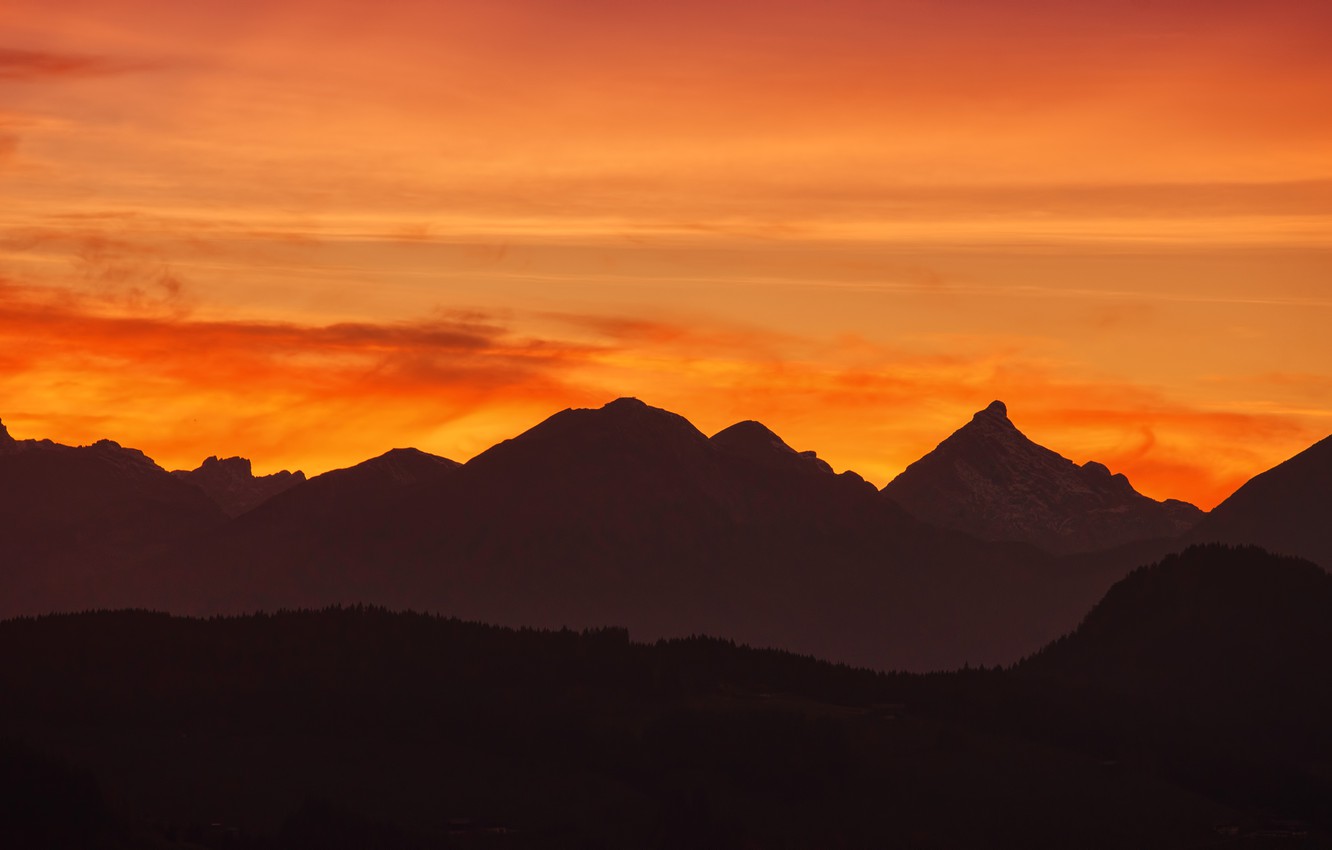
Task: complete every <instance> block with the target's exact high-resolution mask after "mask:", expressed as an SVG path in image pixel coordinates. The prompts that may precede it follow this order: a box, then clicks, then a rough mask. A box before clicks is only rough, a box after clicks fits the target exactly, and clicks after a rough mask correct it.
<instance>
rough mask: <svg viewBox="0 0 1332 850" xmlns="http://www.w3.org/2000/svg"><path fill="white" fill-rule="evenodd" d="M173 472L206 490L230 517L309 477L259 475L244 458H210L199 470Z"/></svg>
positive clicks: (283, 474)
mask: <svg viewBox="0 0 1332 850" xmlns="http://www.w3.org/2000/svg"><path fill="white" fill-rule="evenodd" d="M171 474H172V475H174V476H176V477H177V478H179V479H180V480H181V481H185V482H187V483H189V484H193V485H194V486H195V487H198V488H199V489H200V490H203V491H204V492H205V493H207V494H208V496H209V498H211V499H212V500H213V501H214V502H217V504H218V506H219V507H221V508H222V510H224V511H226V513H227V516H233V517H234V516H240V515H241V514H243V513H245V512H246V511H248V510H251V509H252V508H254V507H255V506H256V505H258V504H260V503H261V502H264V501H266V500H268V499H271V498H272V497H273V496H276V495H277V494H278V493H281V492H283V491H284V490H289V489H291V488H292V487H295V486H296V485H297V484H299V483H301V482H302V481H304V480H305V473H304V472H301V471H300V470H297V471H296V472H288V471H287V470H285V469H284V470H282V471H281V472H275V473H273V474H272V475H261V476H256V475H255V474H254V472H253V470H252V468H251V466H250V461H249V460H248V459H246V458H243V457H228V458H218V457H210V458H207V459H205V460H204V462H203V463H202V464H200V465H199V468H198V469H193V470H185V469H177V470H173V471H172V473H171Z"/></svg>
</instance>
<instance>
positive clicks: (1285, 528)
mask: <svg viewBox="0 0 1332 850" xmlns="http://www.w3.org/2000/svg"><path fill="white" fill-rule="evenodd" d="M1190 537H1191V538H1192V539H1194V540H1197V541H1221V542H1228V543H1253V544H1257V545H1259V546H1262V547H1264V548H1267V549H1270V550H1272V551H1273V552H1280V553H1282V554H1286V555H1297V556H1299V557H1301V558H1308V559H1309V560H1312V561H1314V562H1316V563H1318V564H1320V565H1321V566H1323V567H1324V568H1329V569H1332V437H1328V438H1326V439H1324V440H1322V441H1320V442H1318V443H1316V444H1314V445H1313V446H1310V447H1309V448H1307V449H1305V450H1304V451H1302V452H1300V453H1299V454H1297V455H1295V457H1293V458H1291V459H1289V460H1287V461H1285V462H1283V463H1281V464H1278V465H1277V466H1275V467H1273V468H1272V469H1269V470H1267V471H1266V472H1263V473H1261V474H1259V475H1257V476H1255V477H1254V478H1253V479H1252V480H1250V481H1249V482H1248V483H1246V484H1245V485H1244V486H1242V487H1240V488H1239V489H1238V490H1236V491H1235V492H1234V493H1233V494H1232V495H1231V496H1230V497H1229V498H1228V499H1226V500H1225V501H1224V502H1222V503H1221V504H1219V505H1217V506H1216V507H1215V508H1213V509H1212V511H1211V513H1209V514H1208V515H1207V517H1206V519H1204V520H1203V521H1202V522H1201V523H1200V524H1199V525H1198V527H1197V529H1196V530H1195V531H1194V532H1193V533H1192V534H1191V535H1190Z"/></svg>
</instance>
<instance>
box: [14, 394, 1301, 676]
mask: <svg viewBox="0 0 1332 850" xmlns="http://www.w3.org/2000/svg"><path fill="white" fill-rule="evenodd" d="M48 456H49V457H48ZM61 465H68V466H72V467H77V468H78V469H81V470H85V472H82V473H80V474H87V475H91V473H88V472H86V469H91V470H97V471H98V472H97V474H98V475H100V476H101V478H100V479H98V480H99V481H102V483H100V484H98V485H96V486H93V485H92V484H89V483H83V482H82V480H81V479H80V478H78V477H77V476H75V475H74V474H73V473H70V472H68V471H63V466H61ZM217 465H219V466H221V467H227V466H228V463H227V462H222V461H219V462H218V464H217ZM231 465H233V466H234V464H231ZM85 468H86V469H85ZM931 471H935V472H938V473H939V475H938V476H937V478H936V479H929V477H928V476H927V475H926V473H930V472H931ZM25 476H26V477H25ZM102 479H105V480H102ZM913 479H914V480H920V481H924V480H937V482H940V486H939V487H937V488H935V489H934V490H932V491H927V492H928V494H929V495H931V496H932V497H933V498H935V504H936V505H937V504H940V503H946V504H948V505H951V506H953V507H956V506H957V505H961V506H963V507H966V508H968V509H969V510H970V511H971V513H970V514H968V515H966V516H965V517H964V518H966V519H968V521H970V520H973V519H974V518H975V517H976V516H980V517H982V518H986V519H987V520H989V521H991V522H992V524H991V525H988V526H984V527H983V530H985V531H986V532H987V533H985V534H984V535H983V536H982V529H973V531H972V532H968V530H967V528H965V527H962V528H959V527H958V526H959V525H964V523H960V522H953V523H949V522H945V521H944V520H943V519H938V518H932V517H931V516H930V513H929V511H924V510H921V509H920V504H921V503H920V502H912V501H910V500H906V499H904V498H901V493H902V490H903V488H906V487H908V486H909V485H910V484H911V482H912V481H913ZM0 484H3V485H4V487H3V491H4V493H5V498H8V499H10V500H11V501H12V502H13V504H14V505H15V509H14V510H13V511H11V512H10V514H9V515H8V516H7V517H6V518H5V519H4V522H6V523H8V525H7V526H6V527H5V529H0V530H7V531H8V534H7V536H6V539H5V540H4V542H3V544H0V553H8V554H9V555H10V556H11V558H10V560H11V561H12V563H14V565H15V566H13V567H11V568H10V569H9V570H8V571H7V573H6V575H5V578H4V581H6V582H8V589H10V590H11V591H12V592H10V593H8V594H7V595H4V596H0V614H3V615H14V614H32V613H40V612H42V611H45V610H53V609H55V610H71V609H77V608H85V607H146V608H156V609H160V610H168V611H173V612H177V613H183V614H203V615H211V614H221V613H237V612H245V611H254V610H276V609H279V608H303V607H319V606H324V605H332V604H354V603H369V604H377V605H384V606H387V607H390V608H394V609H415V610H429V611H438V612H442V613H447V614H452V615H457V616H463V617H467V618H471V619H476V620H481V621H487V622H494V623H497V624H502V625H510V626H540V627H561V626H571V627H577V628H583V627H603V626H609V625H615V626H624V627H628V628H629V629H630V630H631V631H632V633H633V634H634V636H635V637H636V638H641V639H651V638H656V637H672V636H681V635H688V634H694V633H711V634H722V635H727V636H730V637H734V638H736V639H740V640H744V641H746V642H749V643H752V644H756V645H762V646H773V647H778V648H784V649H790V650H795V651H800V652H807V653H811V654H816V655H821V656H823V657H827V658H835V659H839V660H844V661H850V662H855V663H860V664H864V665H867V666H872V667H877V668H881V669H907V670H926V669H941V668H950V667H957V666H960V665H962V664H963V663H966V662H970V663H972V664H995V663H1010V662H1013V661H1015V660H1017V659H1018V658H1020V657H1022V656H1024V655H1028V654H1031V653H1032V652H1035V651H1036V650H1037V649H1039V648H1040V647H1041V646H1043V645H1045V644H1046V643H1048V642H1049V641H1050V640H1052V639H1053V638H1055V637H1056V636H1058V635H1059V634H1062V633H1064V632H1067V631H1068V630H1070V629H1072V628H1073V627H1074V626H1075V625H1076V624H1077V623H1078V621H1079V620H1080V619H1081V617H1082V616H1083V614H1084V613H1085V612H1086V611H1087V609H1088V608H1090V606H1091V605H1092V604H1093V603H1094V602H1095V601H1096V600H1097V599H1099V598H1100V597H1101V596H1102V595H1103V594H1104V592H1105V591H1106V589H1108V588H1109V587H1110V586H1111V585H1112V584H1113V583H1114V582H1115V581H1116V580H1118V579H1120V578H1122V577H1123V576H1124V575H1125V574H1126V573H1127V572H1128V571H1129V570H1130V569H1132V568H1133V567H1134V566H1136V565H1138V564H1141V563H1144V562H1145V561H1147V560H1150V559H1153V558H1158V557H1160V556H1161V555H1163V554H1164V553H1165V552H1167V551H1169V550H1170V548H1172V547H1175V546H1179V545H1182V543H1181V542H1180V541H1181V538H1178V537H1170V536H1167V535H1168V533H1169V532H1170V531H1171V530H1173V529H1175V528H1177V527H1178V525H1179V524H1182V521H1181V520H1180V519H1179V517H1180V516H1181V515H1182V516H1186V517H1191V516H1194V515H1196V513H1197V512H1196V509H1194V508H1192V507H1191V506H1186V505H1183V504H1182V503H1176V504H1172V503H1157V502H1153V501H1152V500H1150V499H1147V498H1146V497H1143V496H1141V495H1139V494H1137V493H1135V492H1134V491H1133V490H1132V488H1131V487H1129V486H1128V484H1127V482H1126V481H1124V479H1123V477H1122V476H1112V475H1110V474H1109V473H1108V472H1107V471H1106V470H1105V469H1104V467H1100V466H1099V465H1096V464H1087V465H1085V466H1082V467H1079V466H1077V465H1075V464H1073V463H1072V462H1070V461H1068V460H1066V459H1064V458H1061V457H1059V456H1058V455H1057V454H1055V453H1054V452H1051V451H1049V450H1047V449H1043V448H1041V447H1039V446H1036V445H1035V444H1033V443H1031V441H1029V440H1027V439H1026V438H1025V437H1023V436H1022V435H1021V434H1020V433H1019V432H1018V431H1017V429H1016V428H1015V427H1014V426H1013V425H1012V423H1011V422H1009V421H1008V418H1007V415H1006V410H1005V409H1004V408H1003V407H1002V405H999V404H996V405H992V406H991V407H990V408H988V409H987V410H985V411H982V412H981V413H980V414H977V416H976V417H975V418H974V420H973V422H972V423H971V424H969V425H968V426H967V427H965V428H963V429H961V430H960V431H959V432H958V433H957V434H955V435H954V436H953V437H950V438H949V440H947V441H945V443H944V444H943V445H941V447H940V448H939V449H938V450H936V451H935V452H933V453H931V455H929V456H927V457H926V458H923V459H922V460H921V461H919V462H918V463H917V464H914V465H913V466H912V468H911V469H909V470H908V471H907V473H904V474H903V476H901V477H899V479H898V480H897V481H895V482H894V483H893V484H891V485H889V487H888V488H885V491H884V492H879V491H876V490H875V488H874V487H873V486H872V485H870V484H869V483H867V482H865V481H864V480H863V479H861V478H860V477H859V476H857V475H856V474H855V473H852V472H843V473H840V474H838V473H836V472H835V471H834V470H833V469H832V468H831V467H830V466H829V465H828V464H827V463H825V462H824V461H822V460H820V459H819V458H818V457H817V455H815V454H814V453H813V452H801V451H796V450H794V449H792V448H791V447H790V446H789V445H787V444H786V443H785V442H784V441H783V440H782V439H781V438H780V437H779V436H778V435H777V434H775V433H774V432H773V431H771V430H770V429H768V428H767V427H766V426H764V425H762V424H761V423H758V422H753V421H744V422H739V423H737V424H735V425H732V426H730V427H728V428H725V429H723V430H722V431H720V432H718V433H717V434H715V435H713V436H712V437H708V436H707V435H705V434H704V433H702V432H701V431H699V430H698V429H697V428H695V427H694V426H693V425H692V424H691V423H690V422H689V421H688V420H686V419H685V418H683V417H681V416H679V415H677V414H674V413H671V412H669V411H665V410H661V409H659V408H655V407H652V406H650V405H648V404H645V403H643V402H642V401H639V400H636V399H631V398H625V399H618V400H616V401H613V402H611V403H609V404H607V405H605V406H603V407H601V408H596V409H570V410H564V411H561V412H559V413H556V414H555V415H553V416H551V417H549V418H548V419H546V420H545V421H543V422H541V423H539V424H537V425H536V426H534V427H532V428H530V429H529V430H527V431H525V432H523V433H522V434H520V435H518V436H517V437H514V438H513V439H510V440H505V441H503V442H501V443H499V444H498V445H495V446H493V447H492V448H490V449H489V450H487V451H485V452H483V453H481V454H480V455H478V456H477V457H475V458H473V459H472V460H471V461H470V462H468V463H467V464H464V465H459V464H457V463H455V462H453V461H450V460H447V459H444V458H439V457H436V456H433V455H429V454H426V453H424V452H420V451H417V450H414V449H395V450H393V451H390V452H387V453H385V454H384V455H381V456H379V457H377V458H373V459H371V460H368V461H365V462H364V463H361V464H358V465H356V466H353V467H349V468H347V469H343V470H335V471H332V472H329V473H325V474H324V475H320V476H316V477H315V478H312V479H310V480H308V481H302V482H299V483H296V484H295V486H292V487H290V488H289V489H286V490H284V491H283V492H281V493H278V494H276V495H274V496H271V497H270V498H268V499H267V500H265V501H263V502H261V503H259V504H258V505H256V506H255V507H253V508H251V509H250V510H248V511H246V512H245V513H243V514H240V515H239V516H236V517H234V518H232V519H230V520H228V519H227V517H226V516H225V515H224V514H223V512H222V511H221V510H220V509H219V508H218V507H217V506H216V505H215V504H213V503H212V502H211V501H210V500H209V499H208V497H207V496H206V495H205V494H204V493H203V492H202V491H201V490H200V489H199V488H197V487H195V486H192V485H191V484H188V483H186V482H185V481H182V480H180V479H179V478H177V477H173V476H172V475H171V474H169V473H165V472H164V471H163V470H161V468H160V467H157V465H156V464H154V463H152V461H150V460H149V459H147V458H146V457H144V456H143V455H142V454H141V453H138V452H134V451H133V450H127V449H121V448H120V447H119V446H117V445H116V444H114V443H100V444H97V445H95V446H92V447H87V448H83V449H70V448H69V447H61V446H57V445H56V444H54V443H49V442H43V443H38V442H36V441H15V440H13V439H12V438H9V436H8V434H7V433H5V434H4V435H3V436H0ZM967 488H969V489H967ZM32 494H40V495H39V496H37V497H36V498H33V497H32ZM1237 495H1238V494H1237ZM964 496H966V497H968V498H971V499H972V500H971V501H965V500H964V499H963V498H962V497H964ZM982 497H984V498H983V499H982ZM950 499H951V500H952V501H951V502H947V501H946V500H950ZM899 502H901V503H902V504H899ZM903 504H906V505H908V506H909V507H911V508H912V511H911V512H909V511H908V510H907V509H906V508H904V507H903ZM80 505H81V506H82V508H79V509H76V510H71V509H70V506H76V507H77V506H80ZM1024 512H1025V513H1024ZM913 513H914V514H916V515H913ZM955 513H959V512H958V511H955ZM1315 513H1316V512H1315ZM947 518H948V517H945V518H944V519H947ZM952 518H953V519H954V520H956V519H957V517H956V516H954V517H952ZM1000 521H1005V522H1007V523H1008V524H1007V525H1001V524H1000ZM1024 523H1025V524H1024ZM949 525H952V526H953V527H947V526H949ZM996 527H1002V528H1006V529H1009V531H1007V532H1003V533H1000V532H996V531H995V530H994V529H995V528H996ZM1014 528H1016V529H1017V530H1018V531H1013V530H1012V529H1014ZM1018 532H1022V533H1026V534H1028V536H1029V537H1031V538H1033V539H1034V540H1035V541H1036V542H1039V543H1041V544H1044V546H1045V547H1047V548H1046V549H1042V548H1040V547H1039V546H1037V545H1036V544H1035V542H1024V541H1023V540H1022V539H1016V540H1014V539H1013V538H1020V537H1021V534H1019V533H1018ZM1038 532H1039V533H1040V534H1039V535H1038ZM1056 534H1060V535H1062V536H1056ZM1042 535H1043V536H1042ZM1149 535H1155V536H1149ZM983 537H988V538H989V539H983ZM1125 537H1128V538H1129V542H1119V541H1122V540H1123V539H1124V538H1125ZM1005 538H1007V539H1005ZM1052 539H1053V540H1054V541H1055V542H1053V543H1052V542H1051V540H1052ZM1077 541H1081V542H1077ZM1094 541H1103V542H1104V543H1106V545H1109V546H1111V548H1106V549H1100V550H1093V551H1090V552H1088V551H1075V553H1074V554H1058V555H1056V554H1053V553H1052V552H1050V551H1048V550H1050V549H1053V550H1056V551H1061V550H1078V549H1081V548H1082V547H1084V546H1091V545H1092V544H1093V542H1094ZM1111 544H1114V545H1111Z"/></svg>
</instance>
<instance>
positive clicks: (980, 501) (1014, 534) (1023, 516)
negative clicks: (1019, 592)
mask: <svg viewBox="0 0 1332 850" xmlns="http://www.w3.org/2000/svg"><path fill="white" fill-rule="evenodd" d="M883 492H884V493H885V494H886V495H887V496H888V497H889V498H890V499H892V500H893V501H894V502H896V503H897V504H899V505H901V506H902V507H904V508H905V509H906V510H907V511H909V512H910V513H911V514H913V515H914V516H916V517H919V518H920V519H923V520H925V521H926V522H930V523H934V524H936V525H940V526H943V527H945V528H954V529H957V530H959V531H965V532H967V533H969V534H973V535H975V536H977V537H980V538H982V539H985V540H1015V541H1024V542H1027V543H1032V544H1034V545H1037V546H1040V547H1041V548H1043V549H1045V550H1047V551H1049V552H1053V553H1057V554H1066V553H1074V552H1089V551H1095V550H1103V549H1109V548H1112V547H1115V546H1120V545H1123V544H1126V543H1132V542H1134V541H1139V540H1147V539H1151V538H1165V537H1176V536H1178V535H1180V534H1182V533H1184V532H1186V531H1188V530H1189V529H1190V528H1192V527H1193V526H1194V525H1196V524H1197V522H1198V521H1199V520H1200V519H1201V518H1202V515H1203V514H1202V511H1200V510H1198V509H1197V508H1196V507H1194V506H1193V505H1190V504H1188V503H1187V502H1180V501H1176V500H1173V499H1171V500H1167V501H1165V502H1157V501H1155V500H1153V499H1150V498H1148V497H1146V496H1143V495H1142V494H1140V493H1138V492H1137V491H1136V490H1134V489H1133V486H1132V485H1131V484H1129V481H1128V479H1127V478H1125V477H1124V475H1123V474H1122V473H1121V474H1114V475H1112V474H1111V473H1110V470H1109V469H1107V468H1106V467H1105V466H1104V465H1102V464H1099V463H1096V462H1094V461H1092V462H1088V463H1086V464H1084V465H1082V466H1079V465H1078V464H1076V463H1074V462H1073V461H1071V460H1069V459H1067V458H1065V457H1063V456H1061V455H1059V454H1057V453H1056V452H1053V451H1051V450H1050V449H1047V448H1045V447H1044V446H1040V445H1038V444H1036V443H1034V442H1032V441H1031V440H1030V439H1028V438H1027V437H1026V436H1025V435H1024V434H1023V433H1022V432H1021V431H1019V430H1018V429H1017V427H1016V426H1015V425H1014V424H1013V423H1012V421H1011V420H1010V419H1009V418H1008V409H1007V407H1006V406H1005V405H1004V403H1003V402H1001V401H996V402H993V403H992V404H990V405H989V406H988V407H986V408H985V409H984V410H982V411H979V412H978V413H976V414H975V415H974V416H973V417H972V418H971V421H970V422H968V423H967V424H966V425H964V426H962V427H961V428H959V429H958V430H957V431H956V432H954V433H953V434H952V436H950V437H949V438H948V439H946V440H944V441H943V442H942V443H940V444H939V446H938V447H937V448H935V449H934V450H933V451H932V452H930V453H929V454H927V455H925V456H924V457H923V458H921V459H920V460H918V461H916V462H915V463H913V464H911V465H910V466H908V467H907V468H906V469H905V470H904V471H903V472H902V473H901V474H900V475H898V476H897V477H896V478H894V479H893V480H892V481H891V482H889V484H888V486H886V487H885V488H884V490H883Z"/></svg>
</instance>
